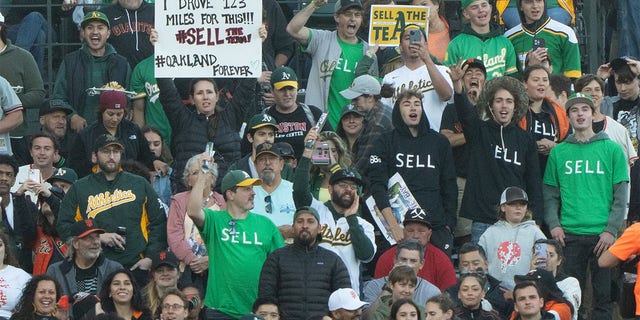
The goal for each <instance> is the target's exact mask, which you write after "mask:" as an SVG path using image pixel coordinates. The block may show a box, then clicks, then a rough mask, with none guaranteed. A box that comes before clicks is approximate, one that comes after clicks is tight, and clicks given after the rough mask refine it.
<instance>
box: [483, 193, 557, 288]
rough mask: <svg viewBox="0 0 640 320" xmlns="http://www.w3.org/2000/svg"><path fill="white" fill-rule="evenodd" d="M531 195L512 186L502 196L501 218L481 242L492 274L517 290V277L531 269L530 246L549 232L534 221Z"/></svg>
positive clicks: (499, 213)
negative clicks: (529, 207) (530, 209)
mask: <svg viewBox="0 0 640 320" xmlns="http://www.w3.org/2000/svg"><path fill="white" fill-rule="evenodd" d="M528 204H529V198H528V196H527V193H526V192H525V191H524V190H522V189H520V188H519V187H508V188H506V189H505V190H504V191H503V192H502V195H501V196H500V209H499V211H498V219H499V220H498V221H497V222H496V223H494V224H493V225H492V226H490V227H489V228H488V229H487V230H486V231H485V232H484V233H483V234H482V236H480V241H479V242H478V244H479V245H480V246H482V247H483V248H484V250H485V252H487V260H488V262H489V269H488V270H489V274H490V275H492V276H493V277H494V278H496V279H498V280H500V281H502V284H503V285H504V286H505V288H508V289H510V290H511V289H513V287H514V282H513V276H515V275H520V274H526V273H527V272H529V266H530V264H531V259H532V252H531V250H530V249H529V248H532V247H533V244H534V242H535V241H536V240H538V239H546V237H545V235H544V234H543V233H542V231H540V228H538V226H536V223H535V222H534V221H533V220H531V212H530V211H529V210H528Z"/></svg>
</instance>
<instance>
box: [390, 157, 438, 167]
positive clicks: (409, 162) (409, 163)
mask: <svg viewBox="0 0 640 320" xmlns="http://www.w3.org/2000/svg"><path fill="white" fill-rule="evenodd" d="M396 168H408V169H412V168H431V169H435V168H436V166H435V165H433V164H432V163H431V155H430V154H427V155H426V157H425V155H419V154H404V153H398V154H396Z"/></svg>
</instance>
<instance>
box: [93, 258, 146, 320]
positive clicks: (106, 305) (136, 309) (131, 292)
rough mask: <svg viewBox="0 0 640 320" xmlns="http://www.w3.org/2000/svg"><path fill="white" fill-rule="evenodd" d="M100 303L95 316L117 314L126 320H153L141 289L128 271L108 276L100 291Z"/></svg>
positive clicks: (116, 272) (120, 271)
mask: <svg viewBox="0 0 640 320" xmlns="http://www.w3.org/2000/svg"><path fill="white" fill-rule="evenodd" d="M100 301H101V303H99V306H98V307H96V311H95V314H101V313H116V314H118V316H119V317H121V318H123V319H126V320H129V319H131V320H151V319H152V318H151V312H149V309H148V308H147V307H146V306H145V304H144V300H143V299H142V294H141V292H140V287H138V284H137V283H136V281H135V279H134V277H133V274H132V273H131V271H129V270H127V269H121V270H117V271H114V272H112V273H111V274H110V275H109V276H107V278H106V279H105V280H104V283H103V285H102V289H101V290H100ZM89 317H90V316H89V315H88V316H86V317H85V318H89Z"/></svg>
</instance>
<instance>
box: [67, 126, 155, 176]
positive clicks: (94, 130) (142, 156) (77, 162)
mask: <svg viewBox="0 0 640 320" xmlns="http://www.w3.org/2000/svg"><path fill="white" fill-rule="evenodd" d="M105 133H108V131H107V129H106V128H105V127H104V125H103V124H102V120H100V119H99V120H98V121H96V122H94V123H92V124H91V125H89V126H88V127H86V128H84V129H82V131H80V133H79V134H78V135H76V138H75V142H74V143H73V145H72V146H71V152H70V154H69V156H70V159H69V164H68V165H69V166H70V167H71V168H72V169H73V170H75V171H76V173H77V174H78V177H79V178H82V177H84V176H86V175H88V174H90V173H91V168H92V167H93V164H92V162H91V153H92V152H93V149H94V143H95V141H96V139H97V138H98V136H100V135H102V134H105ZM116 138H118V139H119V140H120V142H122V144H123V145H124V151H123V153H122V157H121V160H136V161H139V162H141V163H142V164H144V165H146V166H147V167H148V168H149V170H153V161H154V160H156V159H157V158H156V156H155V155H154V154H153V153H152V152H151V150H150V149H149V142H147V139H146V138H145V137H144V134H143V133H142V130H140V127H138V125H136V124H135V123H133V122H131V121H129V120H126V119H122V122H120V125H118V129H117V131H116Z"/></svg>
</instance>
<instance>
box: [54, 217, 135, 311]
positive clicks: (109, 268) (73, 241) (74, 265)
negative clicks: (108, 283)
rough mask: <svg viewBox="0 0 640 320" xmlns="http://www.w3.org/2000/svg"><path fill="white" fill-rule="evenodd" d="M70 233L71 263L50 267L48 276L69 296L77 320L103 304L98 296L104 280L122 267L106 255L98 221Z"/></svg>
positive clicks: (85, 222)
mask: <svg viewBox="0 0 640 320" xmlns="http://www.w3.org/2000/svg"><path fill="white" fill-rule="evenodd" d="M70 229H71V230H70V234H71V236H72V237H71V238H70V239H69V241H68V242H67V246H68V247H67V259H65V260H63V261H60V262H56V263H54V264H52V265H51V266H49V268H48V269H47V275H49V276H51V277H53V278H54V279H56V281H57V282H58V283H60V285H61V286H62V294H63V295H67V296H69V300H70V301H71V302H72V303H73V310H72V312H73V319H81V318H82V317H83V316H84V315H85V314H86V313H87V312H88V311H89V310H91V309H93V307H94V305H95V303H96V302H98V301H99V300H98V298H97V296H96V295H97V294H98V292H100V289H101V286H102V282H103V281H104V279H105V278H106V277H107V276H108V275H109V274H110V273H111V272H113V271H116V270H120V269H122V265H121V264H120V263H118V262H115V261H112V260H109V259H107V258H106V257H105V256H104V255H103V254H102V245H101V244H100V235H101V234H103V233H105V231H104V229H100V228H99V227H98V226H97V224H96V221H95V220H92V219H87V220H80V221H78V222H76V223H74V224H73V225H72V226H71V228H70Z"/></svg>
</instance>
